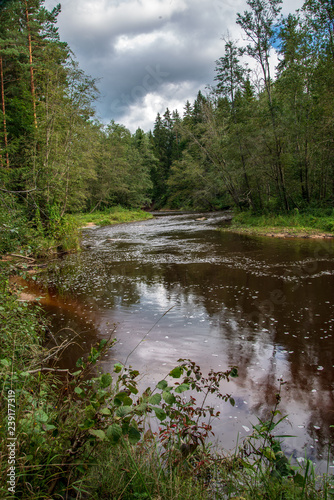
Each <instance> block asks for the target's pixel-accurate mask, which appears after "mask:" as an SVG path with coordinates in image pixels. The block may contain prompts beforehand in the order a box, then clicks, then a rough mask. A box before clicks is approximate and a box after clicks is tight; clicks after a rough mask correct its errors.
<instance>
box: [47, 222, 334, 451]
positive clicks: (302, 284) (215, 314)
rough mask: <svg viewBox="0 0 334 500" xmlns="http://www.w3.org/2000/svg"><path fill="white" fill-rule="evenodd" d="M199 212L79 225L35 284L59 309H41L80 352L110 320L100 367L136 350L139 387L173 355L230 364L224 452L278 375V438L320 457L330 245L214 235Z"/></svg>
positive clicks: (261, 406) (328, 386)
mask: <svg viewBox="0 0 334 500" xmlns="http://www.w3.org/2000/svg"><path fill="white" fill-rule="evenodd" d="M197 217H198V216H191V215H188V216H174V217H172V216H170V217H162V218H159V219H154V220H151V221H146V222H140V223H136V224H129V225H125V226H123V225H121V226H114V227H107V228H101V229H94V230H93V229H91V230H87V231H86V232H85V233H84V241H83V244H84V246H85V247H86V250H84V251H83V252H82V253H80V254H77V255H70V256H68V257H67V258H65V259H63V260H62V261H57V262H56V263H55V264H54V265H52V266H51V267H50V268H49V270H48V273H47V276H44V278H40V279H41V280H43V282H44V284H45V283H47V285H48V287H49V288H51V289H52V290H56V291H57V297H58V299H59V300H62V301H63V304H64V306H63V305H61V307H60V309H59V307H58V306H57V305H56V306H55V309H54V310H53V311H51V310H50V309H49V312H50V314H56V316H54V317H53V318H54V321H53V324H54V329H55V330H57V329H59V327H60V326H61V325H62V324H63V325H66V326H68V325H70V326H71V328H73V329H78V328H79V330H80V332H81V333H82V335H83V336H82V339H85V340H81V345H80V348H85V346H86V345H87V346H88V345H90V344H91V343H92V342H93V341H95V340H96V338H101V337H107V336H109V335H110V334H111V333H112V331H113V329H114V327H115V325H116V336H117V338H118V344H117V345H116V346H115V347H114V348H113V349H112V351H111V352H110V354H109V355H106V357H105V359H104V360H103V367H104V368H105V369H106V370H110V369H111V366H112V364H113V363H114V362H115V361H116V360H118V361H124V360H125V359H126V358H127V356H128V355H129V353H130V352H131V351H132V350H133V348H134V347H135V346H136V345H137V344H138V343H139V346H138V347H137V349H136V350H135V351H134V352H133V354H131V356H130V358H129V363H131V364H132V365H133V366H135V367H136V368H138V369H139V370H140V372H141V373H143V374H144V375H145V379H144V380H143V382H142V383H143V384H144V385H145V384H151V383H153V382H154V381H158V380H160V378H161V377H162V376H164V375H165V374H166V373H167V372H168V370H169V369H170V368H171V367H172V366H174V365H175V364H176V362H177V359H178V358H179V357H186V358H191V359H193V360H194V361H196V362H197V363H198V364H200V365H201V366H202V367H203V369H204V370H208V369H210V368H211V367H212V368H215V369H217V370H218V369H219V370H220V369H226V368H227V367H228V365H231V364H232V365H238V367H239V373H240V376H239V378H238V379H237V380H236V381H234V382H233V383H230V384H229V386H226V391H227V392H232V393H233V394H234V395H235V396H236V401H237V405H236V407H235V408H230V407H228V406H227V405H226V404H225V405H222V407H221V412H222V417H221V420H220V422H219V425H218V426H217V430H218V432H217V437H219V440H220V441H221V442H222V443H223V444H224V446H227V447H232V446H233V443H234V441H235V439H236V437H237V432H240V433H241V434H245V433H246V431H245V430H244V428H245V427H246V428H247V427H248V428H249V427H250V422H255V415H258V416H260V417H265V415H266V413H267V412H268V409H271V408H272V405H273V402H274V399H275V393H276V391H277V385H278V383H277V379H278V378H280V377H283V379H284V380H286V381H287V382H288V384H287V385H286V386H285V387H284V391H283V399H282V405H281V411H282V413H283V414H284V413H287V414H289V422H285V423H284V424H282V429H281V431H282V432H286V433H287V434H294V435H296V438H290V439H289V440H288V443H289V444H288V446H289V449H290V451H291V452H292V453H294V454H295V455H297V456H300V455H302V456H303V454H304V452H303V451H302V448H303V447H304V446H305V447H306V449H307V453H308V454H309V456H310V457H312V458H318V459H321V455H322V454H325V453H326V449H325V448H326V443H328V442H329V441H330V440H331V438H332V437H333V435H331V429H330V425H331V424H332V423H333V411H334V401H333V356H332V353H333V324H334V319H333V318H334V315H333V308H334V303H333V274H334V258H333V249H334V247H333V242H332V241H328V240H326V241H325V240H317V241H312V240H304V239H284V240H281V239H276V238H261V237H249V236H240V235H235V234H230V233H223V232H220V231H218V230H217V228H219V227H220V226H222V225H224V224H225V223H226V215H225V214H216V215H209V216H207V219H206V220H204V221H196V218H197ZM69 304H72V306H73V304H80V307H79V305H78V307H77V306H76V307H74V309H75V311H71V308H70V307H69ZM65 306H66V307H65ZM72 306H71V307H72ZM49 307H50V306H49ZM169 308H172V309H171V310H170V311H169V312H168V313H167V314H165V313H166V311H167V310H168V309H169ZM59 311H61V312H59ZM164 314H165V315H164ZM155 323H156V325H155V327H154V328H153V329H152V331H151V332H150V333H149V335H147V332H148V331H149V330H150V329H151V328H152V326H153V325H154V324H155ZM143 338H144V341H143V342H141V339H143ZM83 342H86V344H83ZM77 354H78V353H77V352H73V353H72V354H71V356H68V357H67V358H66V360H65V361H64V362H65V363H66V364H67V365H70V364H71V363H73V362H74V358H75V357H76V356H77ZM80 355H81V354H80ZM243 426H244V427H243Z"/></svg>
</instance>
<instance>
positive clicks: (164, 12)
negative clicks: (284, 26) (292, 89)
mask: <svg viewBox="0 0 334 500" xmlns="http://www.w3.org/2000/svg"><path fill="white" fill-rule="evenodd" d="M60 2H61V6H62V12H61V14H60V15H59V18H58V26H59V32H60V36H61V39H62V40H64V41H66V42H68V43H69V45H70V47H71V49H72V50H73V52H74V53H75V55H76V58H77V60H78V62H79V64H80V67H81V68H82V69H83V70H84V71H85V72H86V73H87V74H89V75H91V76H92V77H94V78H99V79H100V80H99V83H98V88H99V90H100V93H101V94H100V98H99V101H98V102H97V105H96V108H97V112H98V117H99V118H100V120H101V121H103V122H105V123H108V122H109V121H110V120H111V119H113V120H115V121H116V122H118V123H122V124H123V125H125V126H126V127H128V128H129V129H130V130H131V132H134V131H135V130H136V128H137V127H141V128H143V129H144V130H145V131H148V130H149V129H152V128H153V124H154V120H155V118H156V115H157V113H158V112H160V113H164V111H165V109H166V107H167V106H168V107H169V108H170V110H173V109H178V110H179V112H180V113H181V114H182V110H183V107H184V104H185V102H186V100H187V99H189V100H190V101H191V102H192V101H193V100H194V99H195V97H196V94H197V92H198V90H203V91H204V90H205V87H206V86H207V85H208V84H212V83H213V78H214V76H215V71H214V68H215V61H216V60H217V59H218V58H219V57H221V56H222V55H223V53H224V42H223V41H222V40H221V37H222V36H223V35H226V33H227V32H229V34H230V36H231V37H232V38H233V39H239V40H241V37H242V35H241V32H240V29H239V27H238V26H237V25H236V23H235V20H236V15H237V12H243V11H244V10H245V9H246V8H247V5H246V0H205V1H204V0H60ZM57 3H58V1H57V0H46V1H45V6H46V7H47V8H48V9H51V8H52V7H54V6H55V5H56V4H57ZM302 3H303V2H302V0H284V1H283V11H282V12H283V13H284V14H287V13H289V12H294V11H295V10H296V9H297V8H299V7H300V6H301V5H302Z"/></svg>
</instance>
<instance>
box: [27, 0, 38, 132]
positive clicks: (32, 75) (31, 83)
mask: <svg viewBox="0 0 334 500" xmlns="http://www.w3.org/2000/svg"><path fill="white" fill-rule="evenodd" d="M24 3H25V14H26V22H27V30H28V47H29V65H30V89H31V98H32V111H33V116H34V125H35V128H37V115H36V99H35V83H34V68H33V65H32V46H31V33H30V25H29V13H28V4H27V0H24Z"/></svg>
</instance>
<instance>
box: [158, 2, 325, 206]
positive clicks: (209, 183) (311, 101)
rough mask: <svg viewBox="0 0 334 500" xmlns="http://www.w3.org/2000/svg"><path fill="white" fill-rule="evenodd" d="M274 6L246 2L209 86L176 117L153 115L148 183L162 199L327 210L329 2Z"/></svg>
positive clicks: (177, 203) (193, 203)
mask: <svg viewBox="0 0 334 500" xmlns="http://www.w3.org/2000/svg"><path fill="white" fill-rule="evenodd" d="M280 3H281V2H280V0H247V4H248V10H247V11H246V12H244V13H243V14H238V16H237V21H236V22H237V24H238V25H240V26H241V28H242V30H243V34H244V37H243V38H244V39H245V40H246V41H247V44H246V45H243V46H238V44H237V43H236V42H235V41H233V40H231V39H226V40H225V53H224V55H223V56H222V57H221V58H220V59H219V60H218V61H216V67H215V69H216V78H215V82H216V85H215V86H213V87H212V88H210V89H209V92H208V95H207V96H204V95H203V94H202V93H201V92H199V93H198V96H197V98H196V100H195V102H194V103H192V104H191V103H189V102H187V103H186V105H185V108H184V115H183V117H182V119H181V118H180V116H179V115H178V113H177V112H173V113H172V114H171V113H170V111H169V110H168V109H167V111H166V113H165V114H164V115H163V117H161V116H160V115H158V116H157V119H156V122H155V127H154V131H153V143H154V145H155V152H156V155H157V157H158V159H159V172H160V174H158V175H157V180H154V179H153V180H154V189H155V190H154V193H155V196H156V198H157V199H158V200H161V202H162V204H165V203H168V204H169V205H170V206H171V207H178V206H189V207H198V206H202V207H205V208H208V209H212V208H219V207H223V206H226V205H233V206H237V207H239V208H241V209H242V208H251V209H253V210H256V211H263V210H269V211H277V210H281V211H289V210H291V209H295V208H298V209H307V208H309V207H314V206H316V207H319V206H322V207H332V206H333V201H334V147H333V138H334V120H333V117H334V5H333V2H330V1H328V0H307V1H306V2H305V4H304V5H303V7H302V9H301V10H300V11H297V13H295V14H291V15H289V16H288V17H286V18H283V17H282V16H281V15H280ZM273 47H275V48H276V50H277V53H278V63H277V65H276V67H275V69H273V68H272V62H271V60H272V57H271V55H272V54H273ZM245 61H248V62H249V63H250V67H251V68H252V69H250V68H249V67H248V66H247V65H246V63H245Z"/></svg>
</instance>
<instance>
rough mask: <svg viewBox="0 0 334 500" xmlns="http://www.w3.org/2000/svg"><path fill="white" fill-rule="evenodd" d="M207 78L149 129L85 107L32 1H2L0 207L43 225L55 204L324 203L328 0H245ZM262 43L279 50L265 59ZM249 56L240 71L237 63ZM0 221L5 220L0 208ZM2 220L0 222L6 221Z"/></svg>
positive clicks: (51, 24)
mask: <svg viewBox="0 0 334 500" xmlns="http://www.w3.org/2000/svg"><path fill="white" fill-rule="evenodd" d="M247 4H248V10H247V11H246V12H244V13H243V14H238V16H237V23H238V24H239V25H240V26H241V27H242V29H243V32H244V37H245V39H246V40H247V45H245V46H242V47H241V46H238V45H237V43H236V42H234V41H233V40H230V39H226V44H225V53H224V54H223V55H222V57H221V58H220V59H219V60H218V61H216V84H215V86H213V87H211V88H210V89H208V90H209V91H208V93H207V95H205V96H204V95H203V94H202V93H201V92H199V93H198V95H197V98H196V100H195V101H194V102H193V103H190V102H187V103H186V104H185V108H184V113H183V116H182V117H181V116H180V115H179V113H178V112H177V111H173V112H172V113H171V112H170V111H169V110H168V109H167V110H166V112H165V113H164V114H163V116H160V115H159V114H158V116H157V118H156V121H155V125H154V129H153V131H152V132H149V133H144V132H143V131H142V130H140V129H138V130H137V131H136V133H134V134H131V133H130V132H129V131H128V130H127V129H126V128H125V127H124V126H122V125H119V124H116V123H115V122H111V123H110V124H109V125H108V126H104V125H102V124H101V123H99V121H98V120H97V119H96V117H95V111H94V101H95V99H96V98H97V96H98V92H97V89H96V82H95V81H94V80H93V79H92V78H90V77H88V76H87V75H85V74H84V72H83V71H82V70H81V69H80V68H79V67H78V64H77V63H76V62H75V60H74V58H73V54H72V52H71V50H70V48H69V46H68V45H67V44H66V43H64V42H61V41H60V38H59V35H58V30H57V26H56V23H57V16H58V14H59V12H60V6H57V7H56V8H55V9H53V10H52V11H51V12H49V11H48V10H47V9H46V8H45V7H44V6H43V1H42V0H11V1H7V2H6V1H3V2H2V4H1V6H0V9H1V10H0V87H1V89H0V95H1V111H0V117H1V120H0V154H1V156H0V193H1V211H2V213H4V212H6V213H7V212H8V213H10V212H11V211H12V213H13V214H14V213H15V211H17V210H18V209H19V210H21V211H23V212H24V215H25V217H26V219H27V220H28V221H30V222H32V223H33V224H35V225H36V226H40V227H42V228H44V229H45V230H48V229H49V230H50V231H52V227H54V224H55V221H56V223H57V221H59V220H61V219H62V217H63V216H64V215H65V214H66V213H71V212H78V211H92V210H94V209H97V208H99V209H103V208H105V207H110V206H113V205H116V204H121V205H123V206H126V207H143V206H154V207H157V208H159V207H163V206H169V207H171V208H179V207H187V208H195V207H196V208H199V207H201V208H206V209H218V208H222V207H225V206H231V205H233V206H237V207H239V208H244V207H245V208H252V209H254V210H258V211H261V210H283V211H288V210H291V209H293V208H301V209H303V208H307V207H310V206H311V207H312V206H325V207H328V206H330V207H331V206H333V199H334V181H333V179H334V148H333V136H334V135H333V116H334V99H333V97H334V96H333V93H334V90H333V89H334V7H333V5H332V2H329V1H326V0H307V1H306V2H305V4H304V6H303V8H302V9H301V10H300V11H297V13H295V14H291V15H289V16H288V17H286V18H283V17H281V16H280V0H248V1H247ZM273 47H275V48H276V50H277V52H278V55H279V62H278V64H277V65H276V68H275V70H273V69H272V66H271V64H272V63H271V62H270V61H271V59H272V58H271V57H270V56H271V55H272V53H273ZM247 60H248V61H252V63H251V67H252V68H253V69H249V67H248V66H247V64H246V62H245V61H247ZM0 218H1V220H0V223H1V224H2V229H3V227H4V225H5V222H6V220H7V219H4V218H3V215H2V216H1V217H0ZM7 222H8V221H7Z"/></svg>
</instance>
